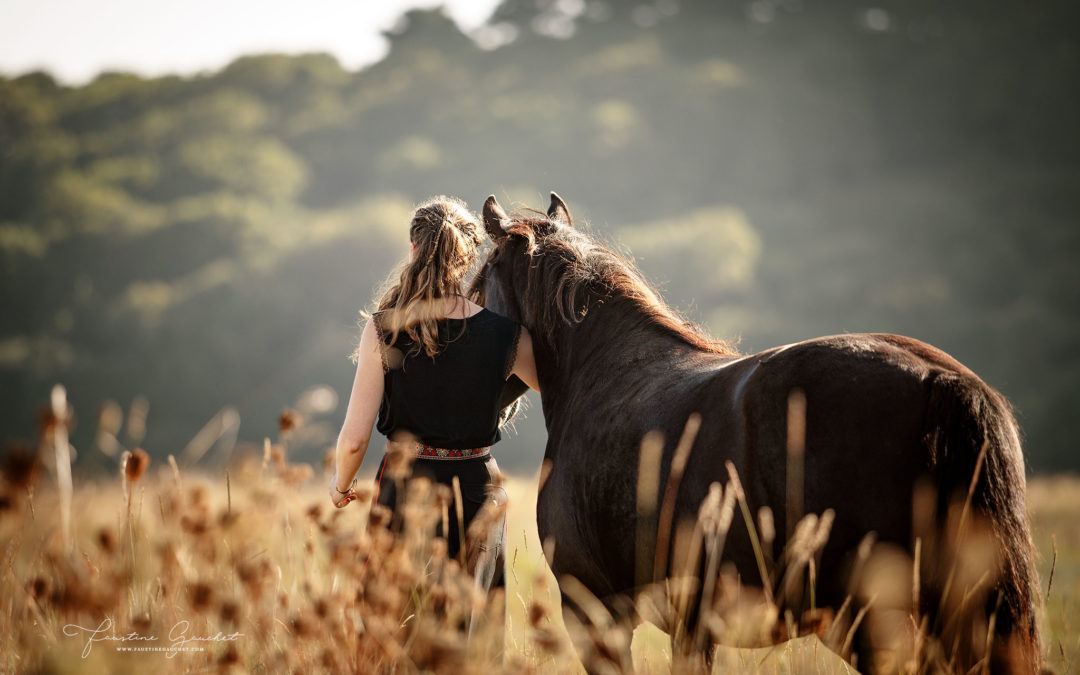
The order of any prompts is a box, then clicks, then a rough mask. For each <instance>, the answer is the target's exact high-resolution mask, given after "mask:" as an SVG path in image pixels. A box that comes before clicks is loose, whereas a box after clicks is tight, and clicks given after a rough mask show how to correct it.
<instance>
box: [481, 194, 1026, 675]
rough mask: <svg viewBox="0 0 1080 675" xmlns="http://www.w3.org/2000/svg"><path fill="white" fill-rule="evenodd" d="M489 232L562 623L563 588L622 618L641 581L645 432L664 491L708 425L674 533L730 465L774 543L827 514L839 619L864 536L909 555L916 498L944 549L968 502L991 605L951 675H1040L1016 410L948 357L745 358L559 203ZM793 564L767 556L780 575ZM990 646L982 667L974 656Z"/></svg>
mask: <svg viewBox="0 0 1080 675" xmlns="http://www.w3.org/2000/svg"><path fill="white" fill-rule="evenodd" d="M483 219H484V224H485V228H486V230H487V232H488V233H489V234H490V236H491V237H492V239H493V240H494V243H495V246H494V248H493V249H492V251H491V253H490V256H489V257H488V259H487V261H486V263H485V264H484V266H483V267H482V268H481V270H480V271H479V272H478V274H477V276H476V279H475V280H474V282H473V285H472V287H471V289H470V292H471V293H472V295H473V297H475V298H476V299H478V300H480V301H481V302H482V303H484V304H486V305H487V306H488V307H490V308H491V309H492V310H494V311H496V312H499V313H501V314H504V315H506V316H509V317H511V318H513V319H515V320H517V321H519V322H520V323H522V324H523V325H524V326H526V327H527V328H528V329H529V331H530V333H531V335H532V338H533V349H534V354H535V358H536V366H537V372H538V377H539V383H540V389H541V401H542V405H543V414H544V421H545V424H546V426H547V433H548V440H547V447H546V450H545V462H550V473H549V474H548V476H547V478H546V480H545V481H544V482H543V485H542V489H541V491H540V494H539V497H538V501H537V525H538V528H539V534H540V538H541V540H543V541H546V540H548V539H549V538H551V539H553V540H554V552H553V556H551V557H550V559H549V563H550V565H551V569H552V572H553V573H554V574H555V575H556V577H557V578H559V579H560V586H562V590H563V601H564V607H566V605H567V599H568V598H567V596H568V593H567V591H568V590H570V589H568V588H567V587H566V586H565V585H564V584H563V582H562V580H563V579H564V575H570V576H572V577H574V578H576V579H577V580H578V581H580V582H581V584H583V585H584V586H585V588H587V589H588V590H589V591H591V592H592V594H593V595H595V596H596V597H597V598H600V599H601V600H602V601H603V603H604V604H605V605H606V606H607V607H608V608H609V610H611V612H612V613H613V614H615V615H616V616H618V613H620V612H621V613H622V614H623V616H624V617H625V615H626V613H627V609H626V607H627V606H628V605H627V603H626V602H625V598H627V597H633V594H634V592H635V588H636V587H638V586H639V583H638V582H639V580H640V577H635V560H636V555H637V552H636V550H635V536H634V533H635V532H636V531H638V529H637V528H638V527H639V524H640V523H639V513H638V510H637V504H636V492H635V490H636V486H637V478H638V466H639V452H641V448H642V438H643V436H644V435H645V434H646V433H647V432H649V431H650V430H659V431H660V432H662V434H663V438H664V439H665V440H664V445H663V450H662V453H661V455H660V468H659V474H660V475H659V483H660V485H664V483H665V481H666V480H667V479H668V477H669V475H670V471H671V464H672V458H673V455H674V454H675V450H676V440H677V439H679V438H680V435H681V434H682V433H683V430H684V425H685V423H686V421H687V419H688V418H689V417H690V416H691V415H692V414H694V413H698V414H700V416H701V427H700V431H699V432H698V434H697V436H696V438H695V440H694V441H693V445H692V447H691V450H690V454H689V457H688V458H687V463H686V465H685V472H684V473H683V476H682V478H681V482H680V483H679V485H678V488H677V496H676V497H675V501H674V514H675V519H676V520H683V519H685V518H691V519H693V518H696V516H697V514H698V509H699V507H700V505H701V504H702V502H703V500H704V499H705V498H706V495H707V494H708V493H709V489H710V485H711V484H712V483H714V482H720V483H724V482H726V481H727V480H728V475H729V474H728V471H727V468H726V465H727V463H728V462H730V463H732V464H733V465H734V468H735V470H736V471H737V474H738V476H739V477H740V478H741V482H742V484H743V486H744V489H745V499H746V502H748V506H749V507H750V509H751V512H753V513H757V511H758V509H760V508H761V507H763V506H768V507H769V508H770V509H771V511H772V513H773V514H774V517H775V521H774V522H775V532H779V533H784V532H791V529H792V526H793V525H794V523H793V522H790V521H791V520H792V516H789V514H794V516H795V517H797V516H799V515H800V514H802V513H819V514H820V513H824V512H826V511H827V510H832V511H833V512H834V515H835V519H834V521H833V524H832V529H831V533H830V534H829V537H828V542H827V544H825V545H824V549H823V550H822V551H821V552H820V557H819V559H818V566H817V570H818V575H817V579H816V584H817V588H816V591H817V599H816V602H817V604H818V605H825V606H832V607H838V606H840V605H841V604H842V603H843V602H844V600H845V598H847V597H848V593H849V592H850V588H849V586H848V583H849V579H848V576H849V572H845V570H850V569H851V568H852V560H853V558H854V556H853V551H855V550H857V549H858V545H859V543H860V542H861V541H863V539H864V536H865V535H866V534H867V533H868V532H873V533H876V541H877V542H879V543H891V544H893V545H895V546H897V547H900V548H901V549H903V550H905V551H907V552H908V553H909V555H917V554H915V551H916V544H915V539H916V537H915V534H916V533H917V532H918V523H917V522H916V517H915V516H913V508H914V509H915V510H916V512H918V503H917V502H918V498H917V495H918V492H919V491H918V490H917V488H918V487H919V486H920V485H922V484H923V483H926V484H930V485H933V487H934V488H935V490H934V492H933V495H936V497H933V499H932V501H931V504H932V512H933V514H932V518H933V522H934V527H935V528H936V531H937V532H938V533H939V534H940V533H942V532H944V531H945V530H944V528H945V527H946V521H947V520H948V516H949V513H950V512H951V513H954V514H955V511H950V506H953V505H955V502H954V501H953V497H955V495H956V494H959V495H960V498H961V501H964V498H965V497H966V501H967V507H966V508H965V511H968V510H969V509H970V516H971V517H972V518H976V517H978V518H981V520H982V522H984V523H985V524H986V528H987V530H986V531H988V532H989V533H990V534H989V536H990V538H991V539H990V540H991V541H992V542H993V546H992V547H991V548H992V549H993V552H994V557H995V560H996V563H995V568H994V569H995V573H994V575H993V576H992V577H991V580H990V582H989V584H990V586H991V588H990V589H989V592H988V593H985V594H983V595H978V596H975V597H978V598H980V599H981V600H982V601H976V604H978V605H979V606H980V607H979V612H981V615H980V616H981V618H982V624H981V625H982V629H981V631H982V632H981V636H980V635H978V634H974V635H966V637H964V638H963V639H960V638H956V639H955V640H953V644H952V645H951V646H952V650H951V652H950V653H951V654H952V656H951V657H949V656H946V658H945V659H943V661H942V662H943V663H946V664H947V667H949V668H953V669H960V670H961V672H963V671H965V670H967V669H968V668H969V667H971V666H973V665H976V664H978V663H979V660H980V659H981V658H982V657H983V656H984V655H985V661H983V662H982V663H983V664H984V665H988V666H989V667H990V669H991V670H992V671H994V672H1025V673H1032V672H1035V671H1037V670H1038V668H1039V664H1040V663H1041V657H1040V643H1039V635H1038V630H1037V627H1036V623H1035V596H1036V593H1037V590H1036V589H1037V587H1038V580H1037V577H1036V573H1035V569H1034V563H1033V546H1032V541H1031V536H1030V533H1029V526H1028V518H1027V514H1026V506H1025V477H1024V460H1023V455H1022V453H1021V448H1020V441H1019V437H1018V431H1017V425H1016V423H1015V421H1014V418H1013V416H1012V414H1011V412H1010V409H1009V406H1008V404H1007V402H1006V401H1005V399H1004V398H1003V397H1002V396H1001V395H1000V394H998V393H997V392H995V391H994V390H993V389H991V388H990V387H989V386H988V385H986V384H985V383H984V382H983V381H982V380H981V379H979V378H978V377H977V376H976V375H975V374H974V373H973V372H972V371H971V370H969V369H968V368H966V367H965V366H963V365H961V364H960V363H959V362H957V361H956V360H955V359H953V358H952V357H950V356H949V355H948V354H946V353H944V352H943V351H941V350H940V349H937V348H935V347H932V346H930V345H928V344H925V343H922V342H919V341H917V340H914V339H911V338H907V337H901V336H898V335H889V334H847V335H835V336H830V337H821V338H817V339H813V340H807V341H805V342H800V343H797V344H792V345H787V346H784V347H778V348H773V349H768V350H766V351H763V352H760V353H757V354H751V355H740V354H738V352H736V351H735V350H734V349H733V348H732V347H730V346H729V345H727V344H726V343H721V342H714V341H710V340H709V339H708V338H707V337H706V336H705V335H704V334H703V333H702V331H701V330H700V329H698V328H697V327H695V326H694V325H693V324H691V323H689V322H687V321H685V320H684V319H682V318H680V317H679V316H678V315H677V314H676V313H675V312H674V311H672V310H671V309H669V308H668V307H667V306H666V305H665V304H664V303H663V302H662V301H661V300H660V299H659V297H658V296H657V295H656V293H655V292H654V291H652V290H651V289H650V287H649V286H648V284H646V283H645V281H644V280H643V279H642V277H641V276H640V275H639V274H638V273H637V272H636V270H635V269H634V267H633V266H632V265H631V264H630V263H629V262H628V261H626V260H624V259H623V258H622V257H620V256H618V255H616V254H614V253H612V252H611V251H609V250H607V249H606V248H604V247H602V246H600V245H599V244H597V243H596V242H595V241H594V240H593V239H591V238H590V237H589V236H587V235H586V234H584V233H582V232H581V231H579V230H576V229H574V228H573V225H572V220H571V217H570V213H569V210H568V209H567V207H566V204H565V203H564V202H563V201H562V200H561V199H559V197H558V196H557V195H555V194H554V193H552V199H551V206H550V208H549V209H548V211H547V215H546V217H545V216H544V215H543V214H542V212H539V211H536V212H531V214H526V215H515V216H514V217H509V216H507V215H506V213H505V212H504V211H503V210H502V209H501V208H500V207H499V205H498V203H497V202H496V200H495V198H494V197H493V196H492V197H489V198H488V200H487V202H486V203H485V204H484V209H483ZM795 390H801V391H802V392H803V394H804V396H805V398H804V400H805V417H804V423H805V427H804V428H805V432H804V442H803V447H804V451H803V455H802V456H803V464H802V468H801V473H802V478H803V480H802V481H801V485H800V486H799V491H801V501H802V503H801V504H796V505H795V507H796V510H795V511H792V510H791V509H792V505H791V504H790V503H789V502H790V492H789V490H788V479H789V476H788V466H789V453H788V451H787V448H786V443H787V441H788V433H787V422H788V420H787V417H788V405H789V395H790V394H791V392H792V391H795ZM520 393H522V390H521V389H519V390H516V391H514V392H513V395H514V396H516V395H518V394H520ZM511 398H512V397H511ZM736 513H738V512H736ZM741 520H742V519H741V518H740V517H739V515H736V516H735V524H734V526H733V527H732V529H731V533H730V535H729V536H728V538H727V542H726V547H725V548H724V550H723V557H724V559H725V560H728V561H731V563H733V564H734V565H735V567H736V568H737V570H738V573H739V577H740V578H741V580H742V581H743V582H744V583H751V584H761V581H760V580H761V579H762V576H761V574H759V571H760V567H759V565H758V563H757V558H756V556H755V554H754V552H753V550H752V549H753V547H752V541H753V540H752V535H751V528H749V527H748V526H747V525H746V524H745V523H742V522H740V521H741ZM961 522H963V520H961ZM969 522H972V521H971V519H969ZM654 531H655V530H654ZM952 532H953V535H955V530H953V531H952ZM782 538H783V537H778V539H782ZM942 539H943V540H946V541H947V540H948V539H949V535H946V536H944V537H942ZM782 544H783V542H782V541H776V542H775V543H774V547H775V548H776V549H777V550H776V551H769V552H767V553H768V554H770V555H773V556H776V555H780V554H781V553H782V551H780V548H781V545H782ZM652 545H654V546H655V545H656V541H655V538H654V540H653V542H652ZM934 551H935V549H930V551H929V552H928V551H927V550H926V549H925V548H924V550H923V551H922V554H923V560H922V563H923V567H924V569H927V571H925V572H924V575H925V576H924V578H923V579H922V589H921V592H922V595H921V596H920V598H919V603H920V606H919V607H917V608H916V609H917V610H919V611H920V612H921V614H922V615H923V616H927V617H929V622H928V624H927V632H929V633H930V634H934V633H935V631H936V632H937V634H938V635H941V634H942V633H943V632H944V629H943V628H942V626H945V625H948V617H941V616H937V617H935V612H937V611H938V608H939V607H940V606H942V605H941V599H942V598H943V597H945V596H947V595H948V593H949V588H948V585H949V584H950V583H952V582H953V579H952V575H949V578H945V576H946V575H943V574H936V575H935V574H934V573H933V572H932V571H931V570H929V569H928V568H927V564H928V563H929V562H931V561H930V560H929V558H931V557H935V556H936V557H940V556H942V555H944V554H943V553H942V551H941V550H938V551H936V552H934ZM907 569H908V570H909V571H910V569H911V568H910V566H909V567H908V568H907ZM909 583H910V575H909ZM908 597H909V598H910V597H911V596H910V595H909V596H908ZM971 597H973V596H968V597H967V598H966V600H970V598H971ZM630 604H632V603H630ZM630 611H631V612H632V610H630ZM940 613H944V612H940ZM796 616H797V615H796ZM631 620H632V621H636V620H637V619H631ZM968 623H969V624H970V623H971V622H970V621H968ZM863 628H864V629H865V628H866V627H865V625H864V626H863ZM866 630H869V629H866ZM863 637H865V636H863ZM860 639H861V638H860ZM860 639H857V640H856V642H857V643H858V642H859V641H860ZM980 641H981V642H982V643H983V644H985V645H986V646H988V647H989V650H988V651H987V650H986V649H985V647H983V646H982V645H975V644H973V643H976V642H980ZM947 647H948V646H947ZM859 649H860V648H859V646H858V644H857V645H856V651H858V650H859ZM946 651H949V650H948V649H946ZM968 652H970V653H968ZM984 652H985V654H984ZM858 655H859V657H860V658H862V659H866V658H870V654H869V653H863V652H859V654H858ZM587 663H588V662H587ZM859 665H861V666H866V665H867V664H866V662H865V660H864V661H863V662H862V663H860V664H859ZM870 667H873V666H872V663H871V665H870Z"/></svg>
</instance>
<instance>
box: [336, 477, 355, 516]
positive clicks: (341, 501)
mask: <svg viewBox="0 0 1080 675" xmlns="http://www.w3.org/2000/svg"><path fill="white" fill-rule="evenodd" d="M354 485H356V479H355V478H353V482H352V483H350V484H349V489H348V490H346V491H345V492H341V491H339V490H338V484H337V474H336V473H335V474H334V476H333V478H331V479H330V501H331V502H333V503H334V506H336V507H338V508H339V509H340V508H344V507H345V506H347V505H348V503H349V502H352V501H356V500H357V499H358V497H357V494H356V490H354V489H353V486H354Z"/></svg>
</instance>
